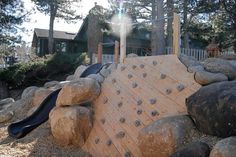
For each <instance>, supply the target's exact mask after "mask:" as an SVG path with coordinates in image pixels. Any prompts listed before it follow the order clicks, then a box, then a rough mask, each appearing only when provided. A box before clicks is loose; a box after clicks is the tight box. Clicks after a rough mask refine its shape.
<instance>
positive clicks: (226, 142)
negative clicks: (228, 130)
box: [210, 137, 236, 157]
mask: <svg viewBox="0 0 236 157" xmlns="http://www.w3.org/2000/svg"><path fill="white" fill-rule="evenodd" d="M235 156H236V137H229V138H226V139H223V140H221V141H219V142H217V143H216V145H215V146H214V147H213V149H212V151H211V154H210V157H235Z"/></svg>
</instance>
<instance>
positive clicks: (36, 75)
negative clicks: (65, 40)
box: [0, 54, 85, 88]
mask: <svg viewBox="0 0 236 157" xmlns="http://www.w3.org/2000/svg"><path fill="white" fill-rule="evenodd" d="M84 60H85V54H55V55H53V56H52V57H49V59H47V60H45V59H44V60H38V61H31V62H28V63H18V64H14V65H13V66H10V67H9V68H7V69H4V70H1V71H0V80H2V81H5V82H7V83H8V85H9V86H10V87H13V88H17V87H22V86H30V85H42V84H43V83H45V82H47V81H51V80H60V79H63V78H65V76H66V75H68V74H71V73H73V72H74V71H75V69H76V68H77V67H78V66H79V65H81V64H83V62H84Z"/></svg>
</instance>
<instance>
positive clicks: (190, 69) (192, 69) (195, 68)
mask: <svg viewBox="0 0 236 157" xmlns="http://www.w3.org/2000/svg"><path fill="white" fill-rule="evenodd" d="M202 70H204V67H203V66H202V65H196V66H189V67H188V72H190V73H195V72H198V71H202Z"/></svg>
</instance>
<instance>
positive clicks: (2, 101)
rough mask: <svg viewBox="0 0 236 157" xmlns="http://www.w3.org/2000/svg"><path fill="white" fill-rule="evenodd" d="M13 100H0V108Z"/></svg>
mask: <svg viewBox="0 0 236 157" xmlns="http://www.w3.org/2000/svg"><path fill="white" fill-rule="evenodd" d="M13 102H15V100H14V99H13V98H6V99H2V100H0V109H1V107H3V106H4V105H7V104H10V103H13Z"/></svg>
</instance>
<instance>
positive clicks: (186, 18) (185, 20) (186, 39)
mask: <svg viewBox="0 0 236 157" xmlns="http://www.w3.org/2000/svg"><path fill="white" fill-rule="evenodd" d="M183 31H184V48H189V33H188V0H184V23H183Z"/></svg>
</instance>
